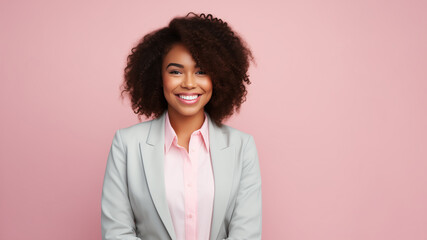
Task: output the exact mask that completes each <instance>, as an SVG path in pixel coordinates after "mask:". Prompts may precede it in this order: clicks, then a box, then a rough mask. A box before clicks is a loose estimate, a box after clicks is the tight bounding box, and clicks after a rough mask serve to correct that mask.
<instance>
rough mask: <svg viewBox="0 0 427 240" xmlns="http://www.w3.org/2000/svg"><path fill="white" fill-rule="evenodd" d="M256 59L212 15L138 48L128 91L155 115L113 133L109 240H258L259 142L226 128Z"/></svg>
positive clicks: (187, 21)
mask: <svg viewBox="0 0 427 240" xmlns="http://www.w3.org/2000/svg"><path fill="white" fill-rule="evenodd" d="M250 60H253V57H252V53H251V51H250V50H249V48H248V47H246V45H245V43H244V41H243V40H242V39H241V38H240V37H239V36H238V35H237V34H236V33H234V32H233V31H232V30H231V28H230V27H229V26H228V25H227V23H225V22H223V21H222V20H220V19H218V18H214V17H212V15H210V14H209V15H205V14H200V15H196V14H194V13H189V14H187V16H186V17H178V18H174V19H172V21H171V22H170V23H169V26H168V27H164V28H161V29H159V30H156V31H153V32H151V33H149V34H147V35H146V36H145V37H144V38H143V39H142V40H141V41H140V43H139V44H138V45H137V46H136V47H134V48H133V49H132V53H131V54H130V55H129V57H128V62H127V67H126V68H125V81H124V84H123V86H124V89H123V92H122V93H128V94H129V95H130V98H131V101H132V108H133V110H134V112H135V113H137V114H138V116H140V115H145V116H147V117H154V118H153V119H152V120H150V121H146V122H141V123H138V124H135V125H133V126H130V127H127V128H122V129H119V130H117V131H116V133H115V135H114V138H113V142H112V145H111V149H110V152H109V155H108V160H107V166H106V171H105V177H104V184H103V190H102V217H101V224H102V238H103V239H105V240H107V239H108V240H109V239H176V240H184V239H185V240H190V239H191V240H193V239H194V240H195V239H199V240H202V239H203V240H207V239H211V240H214V239H261V176H260V169H259V163H258V156H257V150H256V146H255V142H254V139H253V137H252V136H251V135H249V134H246V133H243V132H241V131H239V130H236V129H234V128H232V127H229V126H226V125H223V124H222V121H223V120H224V119H226V118H227V117H229V116H231V115H232V114H233V113H234V112H235V111H238V110H239V108H240V105H241V104H242V103H243V102H244V101H245V96H246V87H245V84H249V83H250V81H249V76H248V75H247V70H248V67H249V61H250Z"/></svg>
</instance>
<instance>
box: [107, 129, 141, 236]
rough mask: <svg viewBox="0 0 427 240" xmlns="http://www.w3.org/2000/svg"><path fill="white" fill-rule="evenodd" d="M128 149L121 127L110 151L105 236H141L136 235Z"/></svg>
mask: <svg viewBox="0 0 427 240" xmlns="http://www.w3.org/2000/svg"><path fill="white" fill-rule="evenodd" d="M126 163H127V159H126V153H125V151H124V147H123V141H122V139H121V136H120V130H117V131H116V133H115V135H114V138H113V142H112V144H111V148H110V152H109V154H108V159H107V166H106V170H105V176H104V183H103V187H102V199H101V229H102V239H103V240H113V239H114V240H119V239H121V240H141V239H140V238H138V237H136V229H135V221H134V216H133V212H132V208H131V205H130V202H129V197H128V187H127V180H126V178H127V176H126V172H127V171H126V166H127V164H126Z"/></svg>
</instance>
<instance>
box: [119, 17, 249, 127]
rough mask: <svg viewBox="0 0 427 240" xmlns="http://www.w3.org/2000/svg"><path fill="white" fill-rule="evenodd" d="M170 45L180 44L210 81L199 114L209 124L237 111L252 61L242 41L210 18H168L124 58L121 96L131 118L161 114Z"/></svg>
mask: <svg viewBox="0 0 427 240" xmlns="http://www.w3.org/2000/svg"><path fill="white" fill-rule="evenodd" d="M174 43H182V44H184V45H185V46H186V47H187V48H188V50H189V51H190V53H191V55H192V57H193V58H194V61H195V62H196V63H197V64H198V65H199V66H200V68H201V69H203V70H204V71H205V72H206V73H207V74H208V75H209V76H210V78H211V80H212V86H213V91H212V97H211V99H210V101H209V102H208V103H207V104H206V105H205V108H204V110H205V111H206V112H207V113H208V114H209V116H210V117H211V118H212V120H213V121H214V122H215V123H216V124H218V125H221V124H222V121H223V120H224V119H226V118H228V117H230V116H231V115H232V114H233V113H234V112H235V111H236V112H238V111H239V109H240V106H241V104H242V103H243V102H244V101H245V100H246V94H247V90H246V86H245V84H250V83H251V82H250V80H249V75H248V74H247V71H248V68H249V61H253V62H254V57H253V55H252V52H251V50H250V49H249V48H248V47H247V44H246V42H245V41H244V40H243V39H242V38H241V37H240V36H239V35H238V34H237V33H235V32H233V30H232V29H231V28H230V26H228V25H227V23H226V22H224V21H222V20H221V19H218V18H216V17H213V16H212V15H211V14H207V15H205V14H203V13H202V14H200V15H197V14H195V13H193V12H190V13H188V14H187V15H186V16H185V17H176V18H174V19H172V20H171V21H170V23H169V25H168V26H167V27H164V28H161V29H158V30H155V31H152V32H150V33H148V34H147V35H145V36H144V37H143V38H142V39H141V40H140V42H139V43H138V44H137V46H135V47H134V48H132V51H131V54H130V55H129V56H128V57H127V66H126V68H125V70H124V82H123V84H122V89H123V90H122V92H121V96H122V97H123V93H128V94H129V95H130V99H131V102H132V109H133V111H134V113H136V114H138V118H139V119H140V116H141V115H145V116H146V117H148V118H150V117H152V116H154V118H157V117H159V116H160V115H161V114H162V113H163V112H164V111H165V110H167V107H168V103H167V102H166V99H165V97H164V95H163V87H162V74H161V66H162V61H163V58H164V56H165V55H166V54H167V53H168V52H169V50H170V49H171V48H172V45H173V44H174Z"/></svg>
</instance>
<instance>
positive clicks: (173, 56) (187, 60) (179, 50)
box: [162, 43, 196, 67]
mask: <svg viewBox="0 0 427 240" xmlns="http://www.w3.org/2000/svg"><path fill="white" fill-rule="evenodd" d="M169 63H179V64H182V65H184V66H189V67H190V66H194V65H195V64H196V62H195V61H194V59H193V57H192V56H191V53H190V51H189V50H188V49H187V47H185V46H184V44H182V43H175V44H173V45H172V48H171V49H170V50H169V52H168V53H167V54H166V56H165V57H164V59H163V64H162V65H163V66H166V65H167V64H169Z"/></svg>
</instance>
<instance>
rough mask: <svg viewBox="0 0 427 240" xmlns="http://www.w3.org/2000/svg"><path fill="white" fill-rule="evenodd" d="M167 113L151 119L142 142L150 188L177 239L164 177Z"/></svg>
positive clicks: (172, 236)
mask: <svg viewBox="0 0 427 240" xmlns="http://www.w3.org/2000/svg"><path fill="white" fill-rule="evenodd" d="M164 129H165V113H163V114H162V115H161V116H160V117H159V118H157V119H154V120H152V121H151V126H150V131H149V133H148V137H147V140H146V141H145V142H144V141H142V142H140V143H139V144H140V147H141V148H140V149H141V156H142V162H143V164H144V170H145V176H146V178H147V184H148V188H149V191H150V194H151V198H152V199H153V202H154V205H155V206H156V209H157V212H158V214H159V216H160V219H162V221H163V224H164V225H165V228H166V230H167V231H168V233H169V235H170V237H171V238H172V239H176V236H175V231H174V227H173V223H172V217H171V215H170V212H169V207H168V203H167V200H166V190H165V178H164V138H165V131H164Z"/></svg>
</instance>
